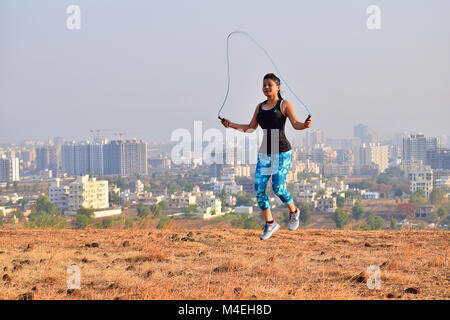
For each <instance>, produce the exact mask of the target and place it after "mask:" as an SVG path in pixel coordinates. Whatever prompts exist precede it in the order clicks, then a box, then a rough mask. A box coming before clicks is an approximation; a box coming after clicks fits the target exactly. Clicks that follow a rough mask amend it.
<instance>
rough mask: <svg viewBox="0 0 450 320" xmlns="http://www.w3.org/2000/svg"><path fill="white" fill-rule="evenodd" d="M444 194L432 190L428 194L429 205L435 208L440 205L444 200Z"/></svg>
mask: <svg viewBox="0 0 450 320" xmlns="http://www.w3.org/2000/svg"><path fill="white" fill-rule="evenodd" d="M444 197H445V194H444V191H442V190H441V189H433V191H431V193H430V202H431V204H433V205H435V206H437V205H440V204H441V203H442V201H443V200H444Z"/></svg>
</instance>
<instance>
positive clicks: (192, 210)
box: [184, 204, 198, 215]
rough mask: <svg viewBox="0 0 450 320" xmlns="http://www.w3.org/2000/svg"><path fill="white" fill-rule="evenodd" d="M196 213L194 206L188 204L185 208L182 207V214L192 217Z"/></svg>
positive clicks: (195, 206)
mask: <svg viewBox="0 0 450 320" xmlns="http://www.w3.org/2000/svg"><path fill="white" fill-rule="evenodd" d="M197 211H198V209H197V205H196V204H188V205H187V206H184V213H186V214H187V215H193V214H194V213H196V212H197Z"/></svg>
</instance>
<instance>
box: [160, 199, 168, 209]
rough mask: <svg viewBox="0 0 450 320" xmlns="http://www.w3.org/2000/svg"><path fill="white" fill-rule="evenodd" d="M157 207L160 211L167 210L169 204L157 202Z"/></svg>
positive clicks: (163, 201)
mask: <svg viewBox="0 0 450 320" xmlns="http://www.w3.org/2000/svg"><path fill="white" fill-rule="evenodd" d="M158 205H159V207H160V208H161V209H167V208H168V207H169V203H168V202H167V201H166V200H162V201H160V202H158Z"/></svg>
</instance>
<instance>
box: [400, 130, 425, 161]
mask: <svg viewBox="0 0 450 320" xmlns="http://www.w3.org/2000/svg"><path fill="white" fill-rule="evenodd" d="M426 158H427V139H426V138H425V136H424V135H423V134H421V133H419V134H411V135H409V136H408V137H406V138H403V156H402V160H421V161H422V162H423V163H426V160H427V159H426Z"/></svg>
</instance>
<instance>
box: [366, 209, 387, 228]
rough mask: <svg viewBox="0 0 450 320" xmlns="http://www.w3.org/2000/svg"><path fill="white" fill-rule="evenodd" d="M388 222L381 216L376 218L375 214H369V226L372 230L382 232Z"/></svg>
mask: <svg viewBox="0 0 450 320" xmlns="http://www.w3.org/2000/svg"><path fill="white" fill-rule="evenodd" d="M385 223H386V221H384V219H383V218H382V217H380V216H376V215H375V214H374V213H373V212H371V211H369V212H368V213H367V224H368V225H369V227H370V230H380V229H381V228H383V227H384V224H385Z"/></svg>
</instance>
